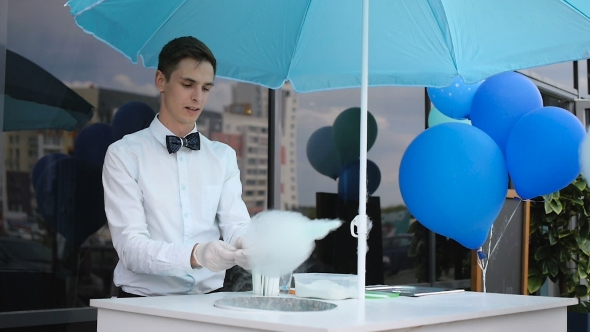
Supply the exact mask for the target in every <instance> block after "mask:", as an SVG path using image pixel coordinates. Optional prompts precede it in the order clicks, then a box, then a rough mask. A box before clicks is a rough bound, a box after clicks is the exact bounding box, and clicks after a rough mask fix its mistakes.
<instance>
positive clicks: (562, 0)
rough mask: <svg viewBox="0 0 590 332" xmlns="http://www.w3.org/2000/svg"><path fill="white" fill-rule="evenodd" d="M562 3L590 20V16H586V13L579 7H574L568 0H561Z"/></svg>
mask: <svg viewBox="0 0 590 332" xmlns="http://www.w3.org/2000/svg"><path fill="white" fill-rule="evenodd" d="M561 2H563V3H565V4H566V5H567V6H569V7H570V8H571V9H572V10H574V11H576V12H578V13H579V14H580V15H582V16H584V17H585V18H587V19H589V20H590V16H588V14H590V13H588V14H586V13H585V12H583V11H582V10H581V9H579V8H578V7H576V6H574V5H573V4H572V3H571V2H569V1H568V0H561Z"/></svg>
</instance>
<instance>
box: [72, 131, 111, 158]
mask: <svg viewBox="0 0 590 332" xmlns="http://www.w3.org/2000/svg"><path fill="white" fill-rule="evenodd" d="M111 143H113V127H112V126H111V125H110V124H106V123H101V122H97V123H93V124H91V125H89V126H86V127H84V128H82V130H80V132H79V133H78V136H76V139H75V140H74V156H75V157H77V158H80V159H84V160H87V161H89V162H91V163H93V164H95V165H98V166H101V167H102V164H103V163H104V157H105V155H106V154H107V149H108V148H109V145H111Z"/></svg>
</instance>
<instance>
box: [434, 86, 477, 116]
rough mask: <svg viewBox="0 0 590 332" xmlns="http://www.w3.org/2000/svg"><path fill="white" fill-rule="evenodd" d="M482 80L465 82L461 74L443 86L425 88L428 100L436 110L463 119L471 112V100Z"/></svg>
mask: <svg viewBox="0 0 590 332" xmlns="http://www.w3.org/2000/svg"><path fill="white" fill-rule="evenodd" d="M481 83H482V82H478V83H474V84H465V82H463V79H462V78H461V76H457V77H456V78H455V79H454V80H453V83H451V84H450V85H448V86H446V87H443V88H427V89H426V91H427V92H428V97H429V98H430V101H432V103H433V104H434V106H436V108H438V110H439V111H440V112H441V113H442V114H444V115H446V116H448V117H450V118H453V119H465V118H468V117H469V114H470V113H471V101H472V99H473V96H474V95H475V91H477V89H478V88H479V86H480V85H481Z"/></svg>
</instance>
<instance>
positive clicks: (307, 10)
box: [286, 0, 312, 79]
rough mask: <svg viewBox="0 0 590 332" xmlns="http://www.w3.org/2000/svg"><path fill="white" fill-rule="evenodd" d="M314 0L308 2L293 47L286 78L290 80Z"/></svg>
mask: <svg viewBox="0 0 590 332" xmlns="http://www.w3.org/2000/svg"><path fill="white" fill-rule="evenodd" d="M311 2H312V0H308V1H307V8H305V13H304V14H303V19H302V20H301V25H300V26H299V31H298V33H297V41H296V42H295V47H293V53H292V54H291V61H289V70H287V75H286V78H287V79H289V76H290V74H291V68H292V67H293V58H294V57H295V52H297V48H298V47H299V39H300V38H301V30H303V25H305V21H306V20H307V14H308V13H309V7H311Z"/></svg>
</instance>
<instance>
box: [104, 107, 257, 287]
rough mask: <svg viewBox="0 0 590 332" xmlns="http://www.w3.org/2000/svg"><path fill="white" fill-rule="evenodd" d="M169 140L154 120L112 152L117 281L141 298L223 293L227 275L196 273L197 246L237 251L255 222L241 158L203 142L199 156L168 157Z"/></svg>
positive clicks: (107, 170)
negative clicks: (235, 244)
mask: <svg viewBox="0 0 590 332" xmlns="http://www.w3.org/2000/svg"><path fill="white" fill-rule="evenodd" d="M196 131H197V127H196V125H195V128H194V129H193V130H192V131H191V132H196ZM166 135H173V134H172V132H171V131H170V130H168V129H167V128H166V127H164V125H163V124H162V123H161V122H160V120H159V119H158V116H156V117H155V118H154V120H153V121H152V123H151V125H150V127H149V128H146V129H144V130H141V131H139V132H136V133H133V134H130V135H126V136H125V137H123V138H122V139H121V140H119V141H117V142H115V143H113V144H111V146H110V147H109V149H108V151H107V154H106V157H105V161H104V166H103V175H102V181H103V185H104V194H105V211H106V215H107V218H108V223H109V227H110V231H111V236H112V240H113V245H114V247H115V250H116V251H117V253H118V255H119V262H118V263H117V267H116V268H115V272H114V276H113V280H114V283H115V285H117V286H120V287H122V288H123V290H124V291H126V292H128V293H133V294H138V295H147V296H149V295H167V294H201V293H207V292H210V291H212V290H215V289H218V288H220V287H222V286H223V280H224V277H225V271H222V272H217V273H215V272H212V271H210V270H207V269H205V268H202V267H199V268H196V269H193V268H191V265H190V259H191V254H192V250H193V247H194V245H195V244H196V243H202V242H206V241H215V240H218V239H219V238H220V237H222V238H223V239H224V241H226V242H229V243H232V241H234V240H235V239H236V238H237V237H238V236H239V235H242V234H244V233H245V227H244V226H246V225H247V224H248V223H249V222H250V216H249V214H248V210H247V208H246V205H245V204H244V201H243V200H242V185H241V183H240V171H239V169H238V164H237V160H236V153H235V151H234V150H233V149H232V148H230V147H229V146H227V145H225V144H223V143H220V142H212V141H210V140H209V139H207V138H206V137H204V136H203V135H200V139H201V149H200V150H194V151H193V150H191V149H189V148H186V147H181V148H180V150H178V152H176V153H173V154H169V153H168V150H167V149H166Z"/></svg>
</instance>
